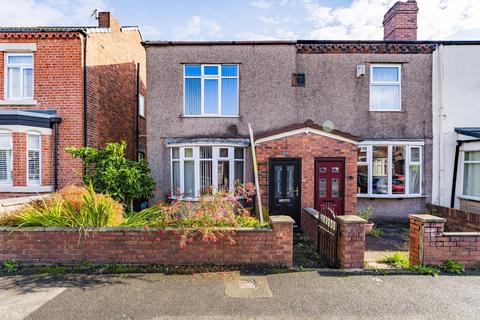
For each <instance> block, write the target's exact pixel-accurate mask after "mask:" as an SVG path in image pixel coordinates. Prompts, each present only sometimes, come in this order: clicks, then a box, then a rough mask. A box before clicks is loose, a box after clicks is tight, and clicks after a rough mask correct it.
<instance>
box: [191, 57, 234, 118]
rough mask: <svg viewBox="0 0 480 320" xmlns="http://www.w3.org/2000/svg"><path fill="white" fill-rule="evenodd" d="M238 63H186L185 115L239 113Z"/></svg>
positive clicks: (228, 115)
mask: <svg viewBox="0 0 480 320" xmlns="http://www.w3.org/2000/svg"><path fill="white" fill-rule="evenodd" d="M238 69H239V68H238V65H237V64H186V65H184V66H183V76H184V77H183V79H184V81H183V115H184V116H186V117H232V116H238Z"/></svg>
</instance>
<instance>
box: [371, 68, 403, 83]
mask: <svg viewBox="0 0 480 320" xmlns="http://www.w3.org/2000/svg"><path fill="white" fill-rule="evenodd" d="M372 81H374V82H396V81H399V79H398V68H397V67H373V74H372Z"/></svg>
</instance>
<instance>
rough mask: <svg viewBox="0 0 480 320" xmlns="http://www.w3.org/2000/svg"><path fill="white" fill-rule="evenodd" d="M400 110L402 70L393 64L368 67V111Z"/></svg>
mask: <svg viewBox="0 0 480 320" xmlns="http://www.w3.org/2000/svg"><path fill="white" fill-rule="evenodd" d="M401 110H402V68H401V66H400V65H394V64H372V65H371V67H370V111H401Z"/></svg>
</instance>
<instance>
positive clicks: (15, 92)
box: [7, 68, 22, 98]
mask: <svg viewBox="0 0 480 320" xmlns="http://www.w3.org/2000/svg"><path fill="white" fill-rule="evenodd" d="M7 89H8V97H9V98H20V97H21V94H22V84H21V83H20V68H8V84H7Z"/></svg>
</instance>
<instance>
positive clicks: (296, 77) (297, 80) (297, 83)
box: [292, 73, 305, 87]
mask: <svg viewBox="0 0 480 320" xmlns="http://www.w3.org/2000/svg"><path fill="white" fill-rule="evenodd" d="M292 86H293V87H305V73H294V74H292Z"/></svg>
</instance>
